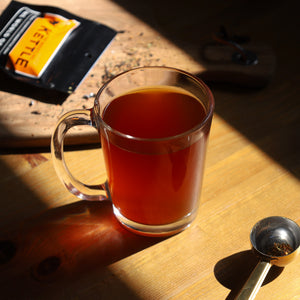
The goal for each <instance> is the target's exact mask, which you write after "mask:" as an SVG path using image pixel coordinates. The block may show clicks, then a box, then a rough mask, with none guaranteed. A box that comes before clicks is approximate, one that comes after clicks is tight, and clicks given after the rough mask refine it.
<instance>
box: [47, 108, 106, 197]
mask: <svg viewBox="0 0 300 300" xmlns="http://www.w3.org/2000/svg"><path fill="white" fill-rule="evenodd" d="M92 111H93V109H90V110H89V109H80V110H73V111H70V112H68V113H66V114H65V115H63V116H62V117H61V118H60V120H59V121H58V123H57V125H56V128H55V130H54V133H53V135H52V138H51V155H52V160H53V164H54V168H55V171H56V173H57V175H58V177H59V178H60V180H61V181H62V182H63V184H64V185H65V187H66V188H67V189H68V190H69V191H70V192H71V193H72V194H74V195H75V196H77V197H78V198H79V199H82V200H91V201H95V200H97V201H99V200H108V199H109V197H108V194H109V193H108V187H107V182H105V183H103V184H99V185H87V184H85V183H82V182H81V181H79V180H77V179H76V178H75V177H74V176H73V175H72V174H71V172H70V171H69V169H68V167H67V165H66V162H65V159H64V139H65V136H66V133H67V132H68V130H69V129H71V128H72V127H74V126H81V125H89V126H92V127H93V128H95V129H97V128H96V125H95V123H94V122H93V121H92V118H91V113H92Z"/></svg>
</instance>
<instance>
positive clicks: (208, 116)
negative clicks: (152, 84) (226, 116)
mask: <svg viewBox="0 0 300 300" xmlns="http://www.w3.org/2000/svg"><path fill="white" fill-rule="evenodd" d="M142 69H165V70H170V71H174V72H178V73H181V74H183V75H185V76H188V77H190V78H192V79H193V80H194V81H196V82H197V83H198V84H200V85H201V86H202V87H203V88H204V89H205V92H206V93H207V97H208V99H209V107H208V111H207V112H206V115H205V118H204V119H203V120H202V121H201V122H200V123H199V124H197V125H196V126H194V127H192V128H191V129H189V130H187V131H184V132H182V133H179V134H176V135H172V136H167V137H160V138H143V137H137V136H133V135H130V134H126V133H123V132H121V131H119V130H116V129H114V128H113V127H111V126H110V125H108V124H107V123H106V122H105V121H104V120H103V118H102V116H101V115H99V119H100V122H101V124H102V125H103V126H104V127H105V128H106V129H108V130H109V131H110V132H112V133H114V134H115V135H117V136H119V137H122V138H126V139H131V140H135V141H141V142H147V141H148V142H162V141H169V140H173V139H174V140H175V139H178V138H182V137H184V136H188V135H190V134H192V133H194V132H196V131H198V130H200V129H201V128H203V127H204V126H205V125H206V124H207V123H208V121H209V120H210V119H211V118H212V116H213V112H214V107H215V100H214V96H213V94H212V92H211V90H210V88H209V87H208V86H207V85H206V84H205V83H204V82H203V81H202V80H201V79H200V78H198V77H196V76H195V75H193V74H191V73H189V72H187V71H183V70H181V69H178V68H174V67H167V66H145V67H137V68H133V69H130V70H126V71H124V72H121V73H119V74H117V75H116V76H114V77H112V78H110V79H109V80H108V81H107V82H105V83H104V84H103V85H102V87H101V88H100V89H99V91H98V92H97V94H96V97H95V101H94V107H95V106H96V105H98V106H99V107H100V102H99V98H100V96H101V94H102V92H103V91H104V90H105V88H106V87H107V86H108V85H109V84H110V83H111V82H112V81H115V80H116V79H117V78H118V77H121V76H123V75H125V74H127V73H131V72H133V71H138V70H142ZM117 97H118V96H117Z"/></svg>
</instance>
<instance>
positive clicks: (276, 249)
mask: <svg viewBox="0 0 300 300" xmlns="http://www.w3.org/2000/svg"><path fill="white" fill-rule="evenodd" d="M293 251H294V249H293V248H292V247H291V246H290V245H289V244H287V243H274V244H273V246H272V248H271V249H270V250H269V251H268V255H271V256H285V255H288V254H290V253H292V252H293Z"/></svg>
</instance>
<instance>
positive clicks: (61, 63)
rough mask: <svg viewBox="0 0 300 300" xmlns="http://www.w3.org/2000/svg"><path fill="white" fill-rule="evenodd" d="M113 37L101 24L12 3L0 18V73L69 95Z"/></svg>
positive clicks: (57, 10) (54, 9)
mask: <svg viewBox="0 0 300 300" xmlns="http://www.w3.org/2000/svg"><path fill="white" fill-rule="evenodd" d="M115 35H116V31H115V30H113V29H111V28H109V27H107V26H105V25H103V24H100V23H97V22H94V21H91V20H87V19H84V18H81V17H79V16H76V15H74V14H71V13H69V12H67V11H65V10H63V9H60V8H57V7H52V6H41V5H30V4H24V3H21V2H17V1H12V2H11V3H10V4H9V5H8V6H7V8H6V9H5V10H4V11H3V13H2V15H1V16H0V71H1V72H3V73H5V74H6V75H8V76H10V77H11V78H13V79H15V80H17V81H21V82H23V83H26V84H31V85H34V86H36V87H39V88H44V89H47V90H54V91H58V92H62V93H66V94H70V93H72V92H73V91H74V90H75V89H76V87H77V86H78V85H79V84H80V82H81V81H82V80H83V78H84V77H85V76H86V74H87V73H88V72H89V70H90V69H91V68H92V67H93V65H94V64H95V63H96V61H97V60H98V58H99V57H100V55H101V53H102V52H103V51H104V50H105V49H106V47H107V46H108V45H109V43H110V42H111V41H112V40H113V38H114V37H115Z"/></svg>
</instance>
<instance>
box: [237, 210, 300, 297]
mask: <svg viewBox="0 0 300 300" xmlns="http://www.w3.org/2000/svg"><path fill="white" fill-rule="evenodd" d="M250 241H251V244H252V246H253V251H254V253H255V254H256V255H258V256H259V257H260V262H259V263H258V264H257V266H256V267H255V269H254V270H253V272H252V273H251V275H250V277H249V278H248V280H247V281H246V283H245V284H244V286H243V288H242V289H241V291H240V292H239V294H238V295H237V297H236V298H235V299H236V300H245V299H254V298H255V296H256V294H257V293H258V291H259V289H260V287H261V285H262V283H263V281H264V279H265V278H266V276H267V274H268V272H269V270H270V268H271V266H272V265H276V266H279V267H284V266H286V265H287V264H289V263H290V262H291V261H293V260H294V259H295V258H296V256H297V255H298V254H299V252H300V247H299V246H300V227H299V226H298V225H297V224H296V223H295V222H294V221H292V220H290V219H288V218H285V217H278V216H276V217H268V218H265V219H262V220H260V221H259V222H257V223H256V224H255V225H254V227H253V228H252V231H251V234H250Z"/></svg>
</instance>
